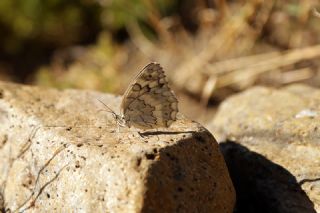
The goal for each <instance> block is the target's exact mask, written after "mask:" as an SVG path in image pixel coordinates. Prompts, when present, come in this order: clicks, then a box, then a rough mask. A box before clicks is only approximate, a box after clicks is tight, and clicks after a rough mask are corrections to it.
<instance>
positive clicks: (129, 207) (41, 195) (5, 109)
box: [0, 83, 235, 213]
mask: <svg viewBox="0 0 320 213" xmlns="http://www.w3.org/2000/svg"><path fill="white" fill-rule="evenodd" d="M97 99H99V100H101V101H103V102H104V103H106V104H107V105H109V106H110V107H111V108H113V109H119V105H120V97H114V96H111V95H107V94H103V93H98V92H90V91H77V90H65V91H58V90H55V89H46V88H38V87H30V86H20V85H15V84H9V83H0V122H1V126H0V159H1V161H0V171H1V172H0V189H1V190H0V195H1V196H0V198H1V199H2V201H1V199H0V204H1V206H0V208H1V211H2V212H6V211H7V212H9V211H11V212H15V211H24V212H71V211H72V212H126V213H128V212H221V213H222V212H223V213H224V212H232V211H233V206H234V203H235V192H234V189H233V185H232V182H231V180H230V178H229V174H228V171H227V167H226V164H225V162H224V159H223V157H222V154H221V153H220V151H219V146H218V144H217V143H216V142H215V139H214V138H213V136H212V135H211V134H210V133H209V132H208V131H207V130H205V129H204V128H203V127H201V126H200V125H199V124H197V123H195V122H192V121H190V120H187V119H185V118H183V117H182V116H181V115H180V119H179V121H177V122H176V123H174V124H173V125H172V127H171V128H169V129H162V130H159V131H153V132H150V131H149V132H143V134H141V135H139V133H138V130H136V129H128V128H125V127H121V128H120V129H119V131H118V130H117V129H118V128H117V125H116V122H115V120H114V119H113V117H112V115H111V114H110V113H107V112H103V111H99V110H100V109H103V106H102V105H101V103H99V102H98V101H97ZM116 111H118V110H116Z"/></svg>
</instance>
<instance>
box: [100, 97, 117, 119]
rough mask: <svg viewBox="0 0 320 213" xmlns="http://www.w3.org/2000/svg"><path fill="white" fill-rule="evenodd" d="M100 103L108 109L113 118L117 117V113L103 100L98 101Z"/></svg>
mask: <svg viewBox="0 0 320 213" xmlns="http://www.w3.org/2000/svg"><path fill="white" fill-rule="evenodd" d="M97 100H98V101H99V102H100V103H102V104H103V105H104V106H105V107H106V108H107V111H108V112H110V113H111V114H112V115H113V116H115V117H117V113H115V112H114V111H113V110H112V109H111V108H110V107H108V105H107V104H105V103H103V102H102V101H101V100H99V99H97Z"/></svg>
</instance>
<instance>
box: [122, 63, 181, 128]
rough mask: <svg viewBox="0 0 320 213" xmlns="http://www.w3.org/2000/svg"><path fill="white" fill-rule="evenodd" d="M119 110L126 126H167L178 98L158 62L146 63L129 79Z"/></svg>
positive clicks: (174, 117) (175, 110) (169, 123)
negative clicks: (130, 81)
mask: <svg viewBox="0 0 320 213" xmlns="http://www.w3.org/2000/svg"><path fill="white" fill-rule="evenodd" d="M121 111H122V116H123V118H124V120H125V122H126V124H127V126H128V127H131V126H134V127H136V128H139V129H152V128H158V127H169V126H170V125H171V123H172V122H174V121H175V120H176V115H177V112H178V101H177V98H176V97H175V95H174V93H173V92H172V91H171V89H170V88H169V85H168V82H167V80H166V78H165V74H164V71H163V69H162V67H161V66H160V65H159V64H158V63H150V64H148V65H147V66H146V67H144V68H143V69H142V71H141V72H140V73H139V74H138V75H137V77H136V78H135V79H134V80H133V81H132V83H131V84H130V85H129V87H128V89H127V91H126V92H125V94H124V96H123V99H122V103H121Z"/></svg>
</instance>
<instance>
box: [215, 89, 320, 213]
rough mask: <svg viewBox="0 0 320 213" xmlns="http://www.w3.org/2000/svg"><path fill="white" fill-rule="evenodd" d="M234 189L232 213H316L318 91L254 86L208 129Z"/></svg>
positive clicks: (319, 191) (226, 105) (319, 201)
mask: <svg viewBox="0 0 320 213" xmlns="http://www.w3.org/2000/svg"><path fill="white" fill-rule="evenodd" d="M209 129H210V130H211V131H212V132H214V133H215V136H216V137H217V138H218V141H219V142H220V147H221V149H222V151H223V154H224V157H225V159H226V162H227V165H228V167H229V171H230V174H231V178H232V180H233V182H234V185H235V188H236V191H237V205H236V209H237V210H236V212H246V213H247V212H282V213H283V212H284V213H286V212H288V213H289V212H290V213H294V212H297V213H298V212H299V213H304V212H305V213H311V212H320V90H319V89H315V88H311V87H308V86H303V85H292V86H288V87H285V88H283V89H279V90H277V89H270V88H264V87H256V88H252V89H250V90H247V91H245V92H243V93H241V94H239V95H235V96H233V97H231V98H229V99H228V100H226V101H225V102H223V104H222V105H221V107H220V109H219V110H218V113H217V115H216V117H215V119H214V120H213V122H212V123H211V124H210V125H209Z"/></svg>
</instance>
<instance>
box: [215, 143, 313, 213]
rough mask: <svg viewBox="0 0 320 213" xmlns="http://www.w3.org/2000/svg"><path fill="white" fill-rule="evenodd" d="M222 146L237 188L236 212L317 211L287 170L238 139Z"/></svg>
mask: <svg viewBox="0 0 320 213" xmlns="http://www.w3.org/2000/svg"><path fill="white" fill-rule="evenodd" d="M220 149H221V151H222V153H223V155H224V157H225V161H226V163H227V166H228V169H229V172H230V175H231V179H232V181H233V184H234V187H235V189H236V192H237V203H236V208H235V213H256V212H259V213H277V212H278V213H289V212H290V213H316V211H315V209H314V205H313V203H312V202H311V200H310V199H309V198H308V196H307V194H306V193H305V192H304V191H303V190H302V189H301V186H300V185H299V183H298V182H297V180H296V178H295V177H294V176H293V175H292V174H291V173H290V172H289V171H288V170H286V169H285V168H283V167H281V166H280V165H278V164H275V163H273V162H271V161H270V160H268V159H267V158H265V157H264V156H262V155H260V154H258V153H256V152H252V151H250V150H249V149H247V148H246V147H244V146H242V145H240V144H238V143H235V142H231V141H228V142H225V143H221V144H220Z"/></svg>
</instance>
